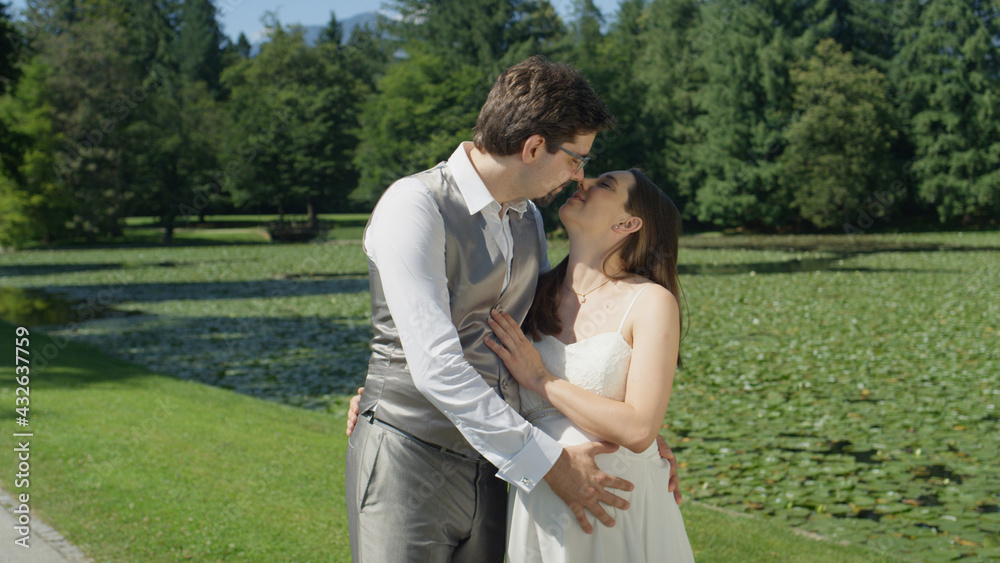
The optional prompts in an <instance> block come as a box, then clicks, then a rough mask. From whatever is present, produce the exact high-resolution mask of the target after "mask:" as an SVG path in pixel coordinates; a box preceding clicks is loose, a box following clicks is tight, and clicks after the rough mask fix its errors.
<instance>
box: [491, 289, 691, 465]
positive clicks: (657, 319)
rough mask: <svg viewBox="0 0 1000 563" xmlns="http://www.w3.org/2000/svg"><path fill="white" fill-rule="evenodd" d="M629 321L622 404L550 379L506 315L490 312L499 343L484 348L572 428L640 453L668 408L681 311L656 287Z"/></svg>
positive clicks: (669, 295)
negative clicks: (629, 351) (628, 357)
mask: <svg viewBox="0 0 1000 563" xmlns="http://www.w3.org/2000/svg"><path fill="white" fill-rule="evenodd" d="M632 316H633V321H632V335H633V338H632V359H631V361H630V363H629V371H628V379H627V382H626V386H625V400H624V401H616V400H614V399H608V398H605V397H601V396H600V395H596V394H594V393H592V392H590V391H587V390H586V389H583V388H581V387H578V386H576V385H574V384H572V383H570V382H568V381H565V380H563V379H559V378H557V377H555V376H554V375H552V374H550V373H548V372H547V371H546V370H545V366H544V365H543V364H542V361H541V357H540V356H539V355H538V352H537V351H536V350H535V349H534V347H533V346H532V345H531V341H530V340H528V339H527V337H525V336H524V333H523V332H521V329H520V327H518V326H517V324H516V323H514V321H513V319H512V318H511V317H510V315H507V314H506V313H499V312H496V311H494V312H493V315H492V317H493V318H492V319H490V327H491V328H493V330H494V332H495V333H496V335H497V338H499V340H500V343H499V344H498V343H497V342H496V341H494V340H492V339H490V338H487V340H486V343H487V345H488V346H489V347H490V349H492V350H493V351H494V352H496V353H497V354H498V355H499V356H500V358H501V359H502V360H503V361H504V363H505V364H506V365H507V368H508V369H509V370H510V372H511V375H513V376H514V377H515V379H517V380H518V383H520V384H521V385H524V386H525V387H527V388H528V389H531V390H532V391H535V392H536V393H538V394H539V395H541V396H542V397H543V398H545V399H546V400H548V401H549V402H550V403H552V405H553V406H555V407H556V408H557V409H559V411H560V412H562V413H563V414H564V415H566V416H567V417H568V418H569V419H570V420H571V421H573V423H574V424H576V425H577V426H579V427H580V428H583V429H584V430H586V431H587V432H590V433H591V434H594V435H595V436H598V437H600V438H601V439H604V440H608V441H610V442H614V443H616V444H620V445H622V446H624V447H626V448H628V449H630V450H632V451H634V452H641V451H643V450H645V449H646V448H648V447H649V445H650V444H652V443H653V441H654V440H655V439H656V436H657V434H658V433H659V430H660V427H661V426H662V424H663V417H664V415H665V414H666V412H667V404H668V403H669V402H670V390H671V387H672V385H673V380H674V370H675V369H676V366H677V350H678V347H679V345H680V335H679V334H678V333H679V327H680V311H679V308H678V306H677V301H676V300H675V299H674V297H673V295H671V293H670V292H669V291H667V290H666V289H665V288H663V287H660V286H656V287H652V288H649V290H647V291H644V292H643V294H642V295H641V296H640V299H639V301H638V302H637V303H636V306H635V307H634V308H633V313H632ZM501 344H502V345H501Z"/></svg>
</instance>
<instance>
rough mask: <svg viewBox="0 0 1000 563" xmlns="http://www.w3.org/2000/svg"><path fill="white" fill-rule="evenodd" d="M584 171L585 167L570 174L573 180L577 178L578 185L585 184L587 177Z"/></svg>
mask: <svg viewBox="0 0 1000 563" xmlns="http://www.w3.org/2000/svg"><path fill="white" fill-rule="evenodd" d="M583 171H584V169H583V168H580V169H578V170H577V171H576V172H574V173H573V175H572V176H570V178H571V179H573V180H576V183H577V184H578V185H580V186H582V185H583V182H584V180H585V179H586V178H584V177H583Z"/></svg>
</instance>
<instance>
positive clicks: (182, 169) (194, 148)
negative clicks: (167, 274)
mask: <svg viewBox="0 0 1000 563" xmlns="http://www.w3.org/2000/svg"><path fill="white" fill-rule="evenodd" d="M160 72H163V73H165V74H166V78H165V80H164V83H163V84H162V85H161V86H160V87H159V88H157V89H156V90H155V91H153V92H152V93H151V95H150V99H149V103H147V104H144V105H143V106H142V107H141V108H140V110H139V114H138V115H137V116H136V118H135V119H134V120H132V121H131V122H130V123H129V125H128V127H127V128H126V131H125V134H126V135H127V136H128V138H129V139H130V140H131V141H132V143H133V144H134V145H135V146H137V147H141V148H140V149H137V150H133V151H129V152H127V153H126V154H125V155H124V157H125V160H126V168H127V170H128V172H129V176H128V179H129V181H130V183H132V184H134V185H137V186H142V190H141V191H138V192H137V194H136V195H137V201H136V203H135V207H136V208H141V209H142V210H143V212H144V213H151V214H153V215H155V216H157V217H159V219H160V225H161V226H162V227H163V243H164V244H170V243H171V242H173V235H174V229H175V228H176V227H177V225H178V222H179V220H180V219H181V218H182V217H183V216H184V215H185V212H186V211H187V210H188V209H189V208H192V206H193V205H194V204H195V203H196V197H197V192H198V190H203V189H205V188H206V187H207V186H208V185H209V184H210V182H211V176H210V173H211V172H212V171H213V170H215V169H217V166H218V162H217V150H216V146H217V145H218V142H219V137H220V135H221V130H222V126H221V124H220V113H221V112H220V111H219V109H218V104H217V103H216V102H215V100H214V98H213V96H212V93H211V92H210V91H209V90H208V86H207V85H206V84H205V83H204V82H202V81H200V80H197V81H196V80H192V79H191V78H188V77H186V76H183V75H181V74H178V73H173V72H170V71H169V70H168V69H162V70H161V71H160Z"/></svg>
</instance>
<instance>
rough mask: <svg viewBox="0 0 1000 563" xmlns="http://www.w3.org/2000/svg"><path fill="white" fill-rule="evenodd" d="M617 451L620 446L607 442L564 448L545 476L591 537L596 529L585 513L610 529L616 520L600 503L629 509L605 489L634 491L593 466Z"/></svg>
mask: <svg viewBox="0 0 1000 563" xmlns="http://www.w3.org/2000/svg"><path fill="white" fill-rule="evenodd" d="M617 449H618V446H617V445H615V444H611V443H608V442H588V443H586V444H580V445H579V446H569V447H566V448H563V453H562V455H560V456H559V459H558V460H556V464H555V465H553V466H552V469H550V470H549V472H548V473H546V474H545V481H546V482H547V483H548V484H549V487H550V488H551V489H552V492H554V493H555V494H556V495H557V496H558V497H559V498H561V499H562V500H563V502H565V503H566V504H567V505H568V506H569V509H570V510H571V511H573V515H574V516H576V521H577V522H579V523H580V527H581V528H583V531H584V532H586V533H588V534H590V533H592V532H593V531H594V528H593V526H591V525H590V522H589V521H588V520H587V514H586V510H589V511H590V512H591V513H592V514H593V515H594V516H596V517H597V519H598V520H600V521H601V523H602V524H604V525H605V526H607V527H609V528H610V527H611V526H614V525H615V520H614V519H613V518H612V517H611V516H610V515H609V514H608V513H607V512H606V511H605V510H604V508H603V507H602V506H601V503H602V502H603V503H604V504H607V505H610V506H613V507H615V508H618V509H621V510H626V509H628V506H629V504H628V501H626V500H625V499H623V498H621V497H619V496H617V495H614V494H612V493H610V492H609V491H607V490H605V487H612V488H615V489H621V490H623V491H631V490H632V489H633V488H635V487H634V486H633V485H632V483H629V482H628V481H626V480H624V479H619V478H618V477H615V476H613V475H608V474H607V473H605V472H603V471H601V470H600V468H598V467H597V464H596V463H594V456H596V455H597V454H609V453H611V452H613V451H615V450H617Z"/></svg>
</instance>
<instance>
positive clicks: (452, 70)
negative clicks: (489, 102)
mask: <svg viewBox="0 0 1000 563" xmlns="http://www.w3.org/2000/svg"><path fill="white" fill-rule="evenodd" d="M481 85H482V75H481V74H480V72H479V71H477V70H476V69H475V68H474V67H472V66H471V65H462V66H460V67H457V68H456V67H455V66H453V65H448V64H445V63H444V62H443V61H442V60H441V59H440V58H439V57H438V56H437V55H434V54H430V53H423V52H420V51H418V50H415V49H412V48H411V53H410V58H409V59H407V61H406V62H405V63H399V64H395V65H392V66H390V67H389V69H388V70H387V71H386V73H385V75H384V76H383V77H382V78H381V79H380V80H379V82H378V92H377V94H376V95H375V96H373V97H372V98H371V99H370V100H369V101H368V103H367V104H366V106H365V107H364V111H363V113H362V115H361V127H362V137H361V142H360V143H359V144H358V148H357V152H356V156H355V158H354V163H355V166H356V167H357V169H358V170H359V171H360V172H361V177H360V181H359V185H358V189H357V190H355V192H354V193H353V194H351V198H352V199H353V200H354V201H357V202H359V203H365V204H367V205H374V203H375V202H376V201H377V200H378V198H379V196H381V195H382V191H383V190H385V188H387V187H389V184H391V183H392V182H393V181H395V180H397V179H399V178H401V177H403V176H406V175H408V174H413V173H415V172H419V171H421V170H423V169H426V168H430V167H431V166H434V165H435V164H437V163H438V162H440V161H442V160H444V159H446V158H448V156H449V155H450V154H451V153H452V152H453V151H454V150H455V147H456V146H458V144H459V143H460V142H462V141H467V140H469V139H471V138H472V128H473V127H474V126H475V124H476V117H477V116H478V115H479V108H480V107H481V106H482V104H483V102H485V101H486V94H487V92H488V91H484V90H483V89H482V88H481Z"/></svg>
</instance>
